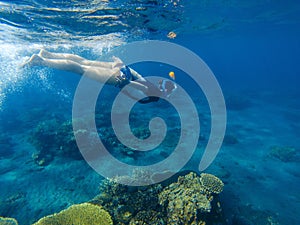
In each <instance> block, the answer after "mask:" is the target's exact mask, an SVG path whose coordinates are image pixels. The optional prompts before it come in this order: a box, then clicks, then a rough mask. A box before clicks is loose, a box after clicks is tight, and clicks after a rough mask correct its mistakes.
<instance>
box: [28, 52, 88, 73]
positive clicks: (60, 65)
mask: <svg viewBox="0 0 300 225" xmlns="http://www.w3.org/2000/svg"><path fill="white" fill-rule="evenodd" d="M27 64H28V65H31V66H47V67H50V68H54V69H59V70H65V71H69V72H73V73H77V74H79V75H83V73H84V72H85V70H86V69H87V67H86V66H83V65H81V64H79V63H77V62H75V61H73V60H67V59H48V58H43V57H42V56H40V55H36V54H34V55H33V56H31V58H30V59H29V61H28V62H27Z"/></svg>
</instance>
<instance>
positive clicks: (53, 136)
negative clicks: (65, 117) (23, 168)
mask: <svg viewBox="0 0 300 225" xmlns="http://www.w3.org/2000/svg"><path fill="white" fill-rule="evenodd" d="M29 141H30V143H32V144H33V145H34V146H35V147H36V152H34V153H33V154H32V159H33V160H34V162H35V163H37V164H38V165H39V166H45V165H47V164H49V163H50V162H51V161H52V160H53V158H54V157H55V156H57V155H63V156H66V157H71V158H75V159H81V154H80V152H79V151H78V148H77V145H76V142H75V138H74V135H73V129H72V122H71V121H60V120H58V119H56V118H55V119H50V120H46V121H42V122H40V123H39V124H38V125H37V127H36V128H35V129H34V130H33V131H32V132H31V135H30V137H29Z"/></svg>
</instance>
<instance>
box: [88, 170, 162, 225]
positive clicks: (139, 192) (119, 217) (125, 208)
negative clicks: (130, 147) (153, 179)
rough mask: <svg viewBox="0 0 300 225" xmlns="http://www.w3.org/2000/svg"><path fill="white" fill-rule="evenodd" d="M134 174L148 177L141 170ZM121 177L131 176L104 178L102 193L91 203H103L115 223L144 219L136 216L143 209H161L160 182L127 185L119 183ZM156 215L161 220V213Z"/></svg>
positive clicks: (101, 187) (148, 210) (136, 177)
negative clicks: (140, 185) (159, 201)
mask: <svg viewBox="0 0 300 225" xmlns="http://www.w3.org/2000/svg"><path fill="white" fill-rule="evenodd" d="M133 176H134V177H135V179H138V177H141V176H144V177H146V176H147V174H145V173H143V172H141V171H140V172H135V173H134V175H133ZM120 179H129V178H127V177H116V178H115V179H110V180H104V181H103V183H102V184H101V186H100V194H99V195H98V196H96V197H95V198H94V199H93V200H91V203H93V204H97V205H102V206H103V207H104V208H105V209H106V210H107V211H108V212H109V213H110V214H111V215H112V217H113V220H114V224H129V222H130V221H135V220H136V221H142V219H141V218H140V217H136V216H137V214H138V213H139V212H141V211H147V212H150V211H151V210H153V211H156V210H157V211H161V206H160V205H159V203H158V194H159V193H160V192H161V190H162V186H161V185H160V184H156V185H151V186H145V187H136V186H127V185H122V184H120V183H118V181H120ZM141 179H146V178H141ZM139 215H141V214H139ZM145 216H146V215H145ZM156 216H157V217H158V218H157V220H161V218H159V214H156ZM133 218H136V219H133ZM131 223H133V222H131Z"/></svg>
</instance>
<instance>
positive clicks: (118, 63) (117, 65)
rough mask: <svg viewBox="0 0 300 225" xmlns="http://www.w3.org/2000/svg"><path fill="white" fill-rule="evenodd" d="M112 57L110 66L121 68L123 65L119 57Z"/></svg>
mask: <svg viewBox="0 0 300 225" xmlns="http://www.w3.org/2000/svg"><path fill="white" fill-rule="evenodd" d="M112 59H113V61H114V62H113V64H112V68H116V67H117V68H121V67H122V66H124V63H123V61H122V60H121V59H120V58H118V57H116V56H113V57H112Z"/></svg>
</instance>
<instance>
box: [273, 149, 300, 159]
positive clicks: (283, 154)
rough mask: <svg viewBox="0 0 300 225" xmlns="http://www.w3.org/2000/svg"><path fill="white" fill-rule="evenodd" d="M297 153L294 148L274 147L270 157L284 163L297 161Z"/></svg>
mask: <svg viewBox="0 0 300 225" xmlns="http://www.w3.org/2000/svg"><path fill="white" fill-rule="evenodd" d="M296 154H297V151H296V149H295V148H293V147H287V146H285V147H282V146H272V147H271V150H270V156H271V157H274V158H277V159H279V160H280V161H282V162H294V161H296Z"/></svg>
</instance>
